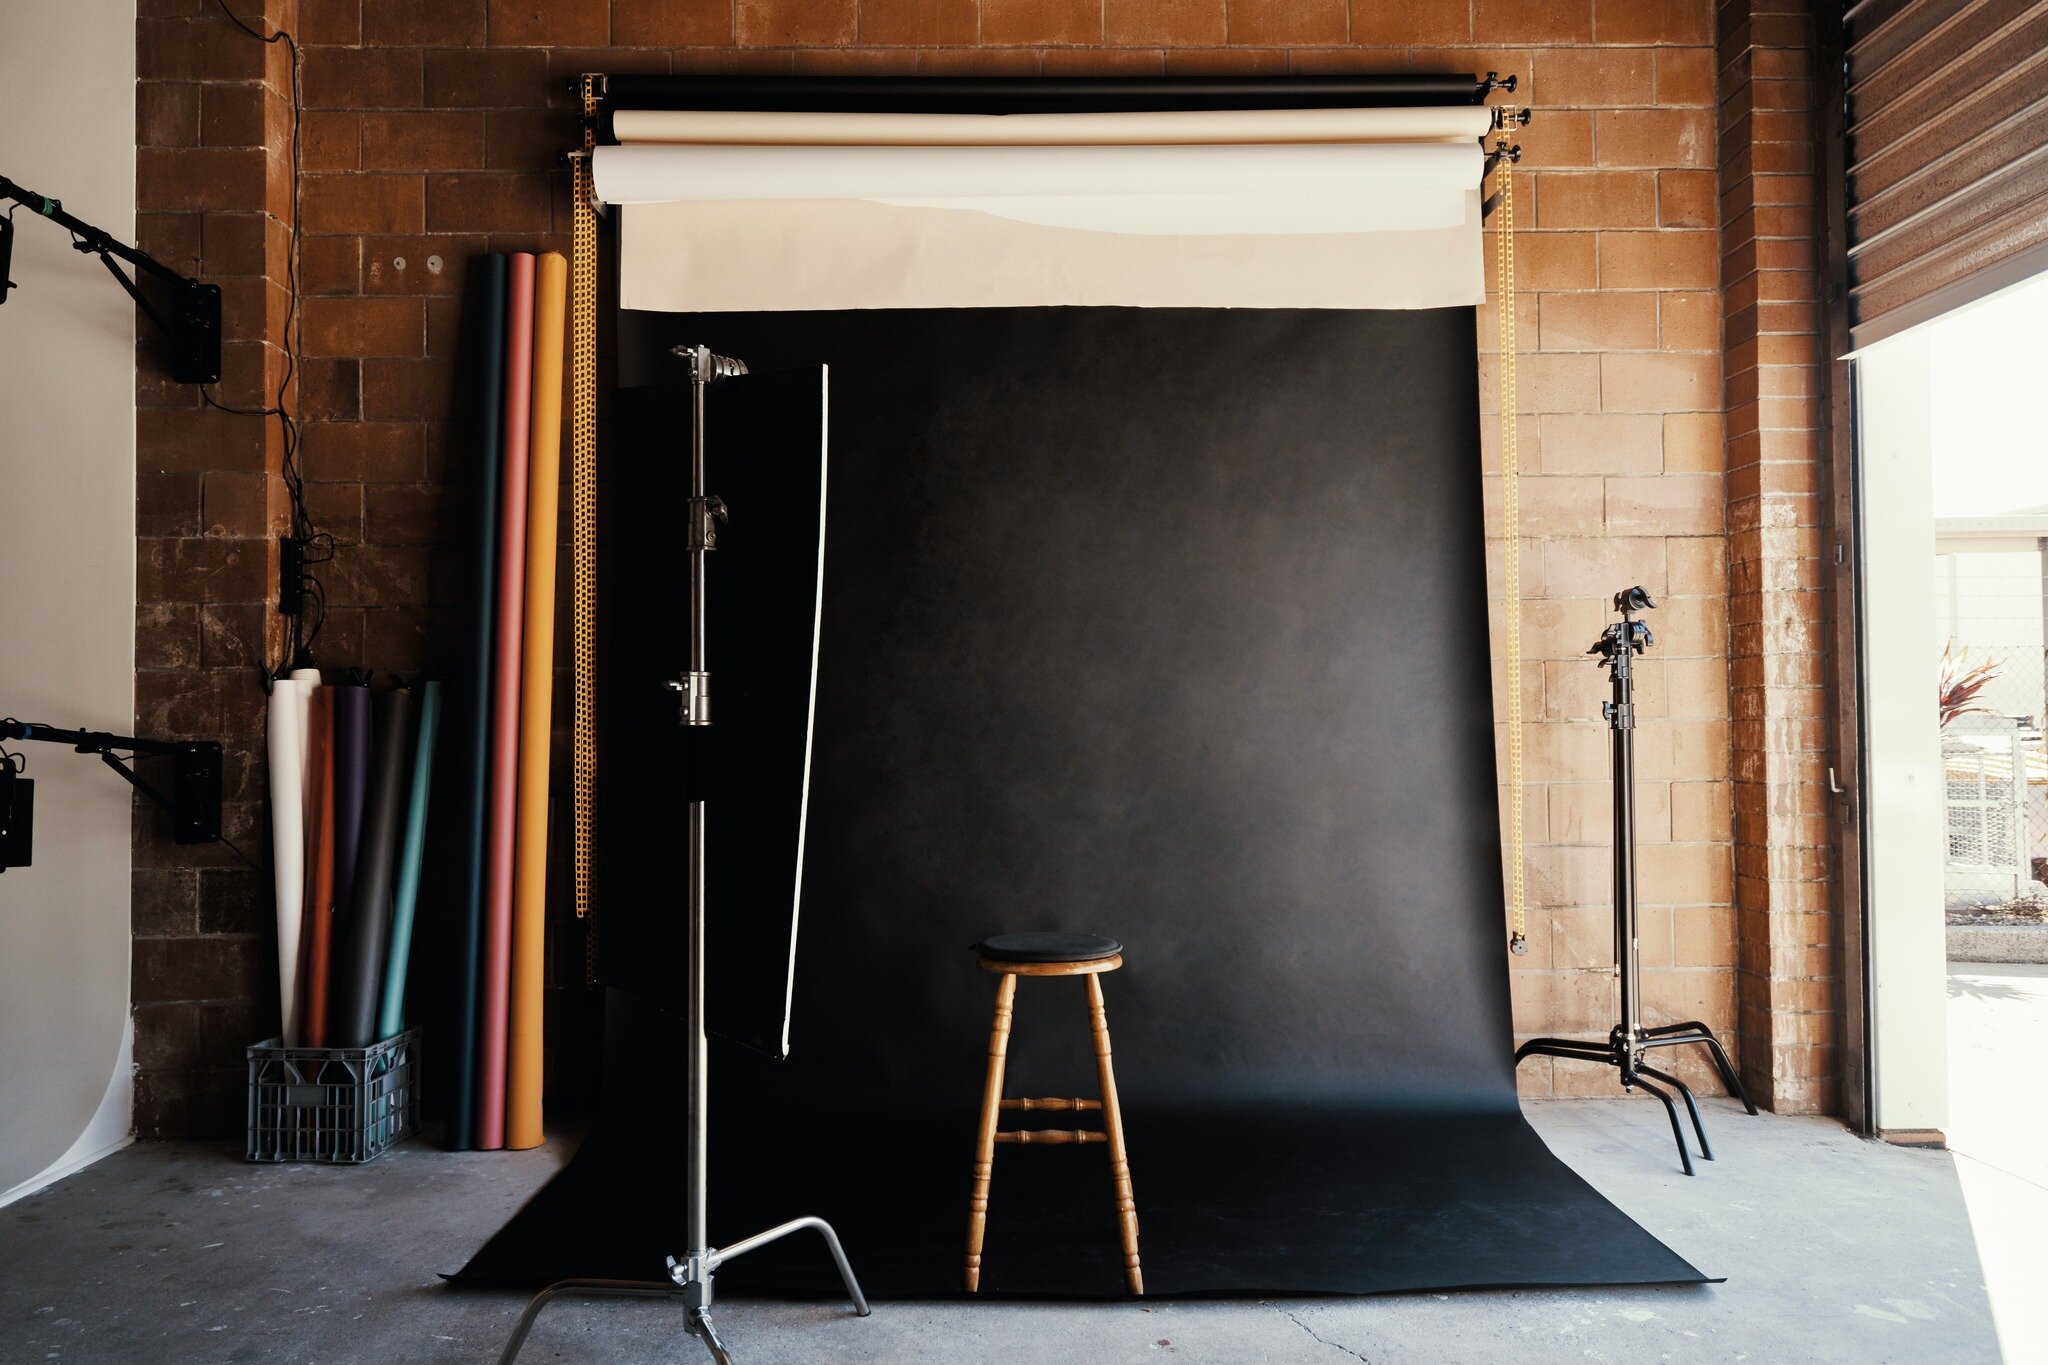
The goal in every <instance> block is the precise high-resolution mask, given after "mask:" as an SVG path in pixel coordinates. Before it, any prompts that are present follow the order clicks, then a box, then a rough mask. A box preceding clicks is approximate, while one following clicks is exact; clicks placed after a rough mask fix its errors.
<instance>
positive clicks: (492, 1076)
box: [476, 251, 534, 1150]
mask: <svg viewBox="0 0 2048 1365" xmlns="http://www.w3.org/2000/svg"><path fill="white" fill-rule="evenodd" d="M533 286H534V259H533V254H532V253H531V252H526V251H521V252H515V253H514V254H513V256H512V265H511V285H510V306H509V307H508V308H507V309H506V311H505V429H504V450H505V454H504V467H503V469H502V470H500V483H501V486H502V487H501V491H500V493H499V506H498V546H499V553H498V591H497V600H496V601H495V603H494V604H493V606H494V610H495V612H496V616H497V625H496V628H495V631H494V635H495V640H494V646H493V649H492V660H491V787H490V844H489V847H488V849H487V850H486V855H485V856H486V862H485V868H484V963H483V1008H482V1014H481V1019H480V1022H479V1033H480V1035H481V1046H480V1048H479V1057H478V1063H477V1076H478V1082H477V1105H476V1133H477V1136H476V1145H477V1146H478V1147H481V1148H484V1149H486V1150H489V1149H492V1148H497V1147H502V1146H504V1145H505V1064H506V1058H507V1052H508V1049H509V1046H510V1039H509V1030H510V1026H511V996H512V855H513V840H514V836H515V835H516V834H517V832H518V830H517V825H518V791H519V666H520V662H521V650H520V643H521V628H522V626H523V625H524V622H525V610H526V472H527V467H528V465H529V464H530V463H531V452H530V451H529V450H528V448H527V445H528V441H529V439H530V437H531V433H532V428H533V412H532V403H533Z"/></svg>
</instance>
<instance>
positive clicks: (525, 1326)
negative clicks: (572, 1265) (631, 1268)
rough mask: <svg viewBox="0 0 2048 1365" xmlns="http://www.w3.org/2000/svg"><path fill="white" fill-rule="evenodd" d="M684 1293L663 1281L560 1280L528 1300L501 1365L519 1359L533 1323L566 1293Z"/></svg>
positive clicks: (658, 1296) (626, 1295)
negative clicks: (542, 1311)
mask: <svg viewBox="0 0 2048 1365" xmlns="http://www.w3.org/2000/svg"><path fill="white" fill-rule="evenodd" d="M680 1292H681V1291H680V1290H678V1289H677V1288H676V1287H675V1286H674V1285H671V1284H663V1283H662V1282H660V1281H659V1280H557V1281H556V1282H555V1283H553V1284H551V1285H549V1286H548V1287H547V1288H546V1289H543V1290H541V1291H540V1293H538V1294H535V1295H534V1296H533V1297H532V1298H531V1299H529V1300H527V1303H526V1311H525V1312H523V1313H521V1314H520V1315H519V1323H518V1325H517V1326H515V1327H514V1328H513V1329H512V1339H511V1340H510V1341H507V1342H506V1343H505V1349H504V1351H503V1352H502V1353H500V1354H499V1356H498V1365H512V1362H513V1361H514V1360H516V1359H518V1357H519V1348H520V1347H522V1346H524V1345H525V1344H526V1334H527V1333H529V1332H531V1331H532V1330H533V1320H534V1319H535V1318H537V1317H539V1316H540V1310H541V1309H543V1308H545V1307H547V1306H548V1305H549V1304H550V1303H552V1302H554V1301H555V1300H556V1299H557V1298H560V1297H561V1296H562V1295H564V1294H590V1295H596V1296H609V1297H612V1298H632V1299H666V1298H673V1297H674V1296H675V1295H677V1294H679V1293H680Z"/></svg>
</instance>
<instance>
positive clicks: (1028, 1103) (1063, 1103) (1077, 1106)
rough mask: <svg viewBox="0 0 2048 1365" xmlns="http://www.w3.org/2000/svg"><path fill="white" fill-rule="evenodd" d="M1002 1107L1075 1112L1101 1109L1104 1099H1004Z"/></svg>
mask: <svg viewBox="0 0 2048 1365" xmlns="http://www.w3.org/2000/svg"><path fill="white" fill-rule="evenodd" d="M1002 1107H1003V1108H1005V1109H1026V1110H1029V1109H1052V1110H1059V1111H1062V1112H1065V1113H1073V1112H1075V1111H1077V1110H1081V1111H1086V1110H1097V1109H1100V1108H1102V1101H1101V1100H1059V1099H1052V1100H1004V1101H1003V1105H1002Z"/></svg>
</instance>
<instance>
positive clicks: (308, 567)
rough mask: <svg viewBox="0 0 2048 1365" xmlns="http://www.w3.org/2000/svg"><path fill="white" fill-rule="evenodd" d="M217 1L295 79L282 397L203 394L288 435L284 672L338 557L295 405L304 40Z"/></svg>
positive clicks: (307, 644) (210, 402)
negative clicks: (254, 400) (262, 26)
mask: <svg viewBox="0 0 2048 1365" xmlns="http://www.w3.org/2000/svg"><path fill="white" fill-rule="evenodd" d="M214 4H215V5H216V6H217V7H218V8H219V9H220V12H221V13H222V14H223V15H225V16H226V17H227V19H228V22H229V23H231V24H233V25H234V26H235V27H236V28H238V29H240V30H241V31H242V32H244V33H246V34H248V35H249V36H250V37H251V38H254V39H256V40H257V41H258V42H260V43H264V44H274V43H283V44H284V47H285V51H286V52H287V53H288V54H289V55H290V57H291V82H292V91H291V93H292V148H291V176H292V221H291V238H290V241H291V245H290V249H289V251H288V254H287V256H286V260H285V316H284V374H283V375H282V377H280V378H279V380H278V384H277V399H276V401H275V403H274V404H273V405H272V406H270V407H265V408H242V407H233V406H230V405H228V404H226V403H222V402H221V401H219V400H218V399H216V398H215V397H214V396H213V395H212V394H211V393H209V392H207V390H206V389H205V387H203V386H202V387H201V388H200V390H199V396H200V397H201V398H202V399H204V400H205V402H206V404H207V406H208V407H211V408H215V409H218V410H219V411H221V412H228V413H234V414H236V415H238V416H243V417H275V418H277V420H278V426H279V427H280V429H281V433H282V438H283V460H282V476H283V479H284V487H285V497H286V499H287V500H288V501H289V503H290V505H291V538H292V540H294V541H295V542H297V544H298V546H299V577H298V581H297V582H295V583H292V584H289V585H287V591H288V592H289V593H290V594H291V597H292V599H293V600H294V601H295V602H296V603H297V606H298V610H297V611H296V612H294V613H293V614H292V617H291V622H292V627H291V638H290V641H289V643H288V645H287V647H286V657H285V659H284V661H283V663H282V664H281V665H280V666H278V667H275V668H272V667H270V665H269V663H268V661H267V660H266V661H265V665H264V668H265V672H266V673H268V674H269V675H270V676H272V677H279V676H282V675H283V674H285V673H287V672H289V671H291V670H292V669H294V668H300V667H307V666H310V665H311V663H312V659H313V655H312V649H313V641H314V640H315V639H317V638H318V637H319V634H320V628H321V626H323V625H324V624H326V617H327V594H326V592H325V591H323V590H322V587H321V584H320V580H319V577H318V576H317V575H316V574H314V573H313V572H312V566H314V565H317V564H325V563H327V562H329V561H330V560H332V559H333V558H334V537H333V536H331V535H329V534H327V533H325V532H322V531H319V530H317V529H315V527H314V525H313V517H312V513H311V512H310V511H309V510H308V509H307V507H306V481H305V472H304V469H303V468H302V466H301V464H300V460H301V457H302V455H303V435H302V430H301V427H300V425H299V421H298V418H297V417H295V416H294V415H293V412H292V407H293V406H294V404H295V401H296V395H295V393H294V392H293V389H292V383H293V380H294V379H295V378H296V377H297V375H298V371H299V353H300V339H301V320H300V316H299V242H300V235H301V232H300V214H299V194H300V185H301V182H302V180H303V179H304V176H303V174H302V171H303V168H304V162H305V143H304V138H303V126H304V123H305V98H304V94H303V92H302V89H301V80H300V69H299V68H300V61H299V45H298V42H297V40H295V39H294V38H293V37H292V35H291V34H290V33H289V32H288V31H286V30H284V29H278V30H277V31H276V32H274V33H271V34H269V35H268V36H266V35H265V34H263V33H262V32H261V31H260V30H258V29H255V28H252V27H250V26H249V25H248V24H247V23H245V22H244V21H243V20H242V18H241V16H240V15H238V14H236V13H235V12H234V11H233V10H232V9H230V8H228V4H227V0H214Z"/></svg>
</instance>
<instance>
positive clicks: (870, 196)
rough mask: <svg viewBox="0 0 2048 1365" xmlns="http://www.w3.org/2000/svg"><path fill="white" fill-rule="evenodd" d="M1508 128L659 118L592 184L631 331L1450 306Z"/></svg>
mask: <svg viewBox="0 0 2048 1365" xmlns="http://www.w3.org/2000/svg"><path fill="white" fill-rule="evenodd" d="M1490 118H1491V114H1490V112H1489V111H1488V110H1487V109H1485V108H1484V107H1480V106H1464V107H1445V108H1427V109H1421V108H1411V109H1333V110H1251V111H1188V112H1173V111H1169V112H1160V113H1140V114H1093V115H1078V114H1046V115H1004V116H1001V117H993V116H987V115H928V114H791V113H749V112H698V111H641V112H636V113H634V114H632V115H631V116H630V117H629V116H628V115H627V114H626V113H623V112H622V113H621V114H619V115H618V116H617V117H616V119H615V125H616V126H617V127H618V129H619V130H620V137H621V141H622V142H624V143H626V144H627V145H622V146H616V147H601V148H599V149H598V151H597V153H596V155H595V158H594V160H593V163H592V165H593V172H594V175H595V184H596V188H597V192H598V194H599V196H600V197H601V198H603V199H605V200H606V201H607V202H610V203H615V204H619V205H621V206H623V207H622V212H621V224H622V225H621V230H620V234H621V235H620V275H619V291H620V302H621V304H622V305H623V306H625V307H627V308H632V309H652V310H663V311H674V312H684V311H691V312H695V311H710V310H733V311H778V310H814V309H842V308H969V307H1030V306H1048V305H1074V306H1079V305H1103V306H1128V307H1261V308H1283V307H1289V308H1402V309H1415V308H1437V307H1451V306H1463V305H1467V304H1471V303H1476V302H1478V301H1479V300H1480V299H1482V298H1483V297H1484V294H1485V279H1484V272H1483V260H1484V257H1483V253H1482V251H1481V243H1480V227H1481V213H1480V202H1479V181H1480V178H1481V174H1482V168H1483V165H1484V153H1483V151H1482V149H1481V146H1480V138H1481V137H1482V136H1483V134H1484V133H1485V132H1486V129H1487V127H1488V126H1489V122H1490ZM715 138H722V139H725V140H724V141H716V140H714V139H715Z"/></svg>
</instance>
